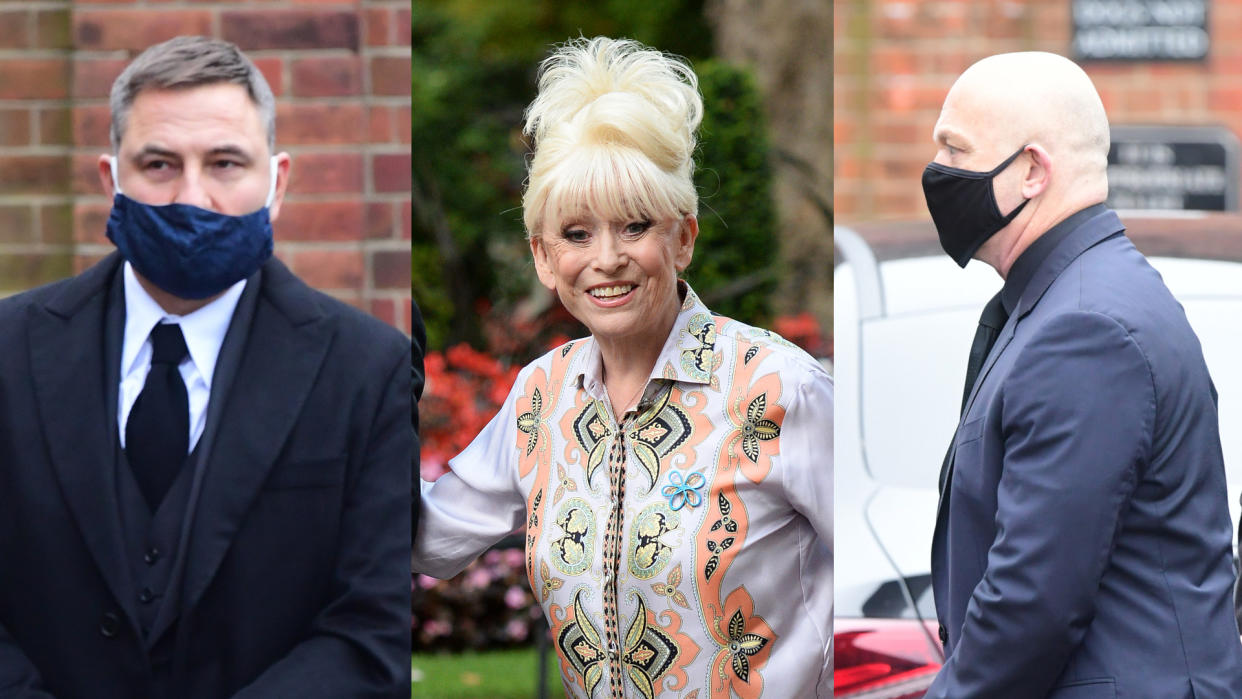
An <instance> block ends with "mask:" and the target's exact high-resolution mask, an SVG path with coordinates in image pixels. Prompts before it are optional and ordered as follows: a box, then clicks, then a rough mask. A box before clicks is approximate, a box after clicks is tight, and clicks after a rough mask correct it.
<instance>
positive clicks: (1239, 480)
mask: <svg viewBox="0 0 1242 699" xmlns="http://www.w3.org/2000/svg"><path fill="white" fill-rule="evenodd" d="M1122 221H1123V222H1125V223H1126V224H1127V226H1128V235H1129V236H1130V238H1131V239H1132V240H1133V241H1134V242H1135V244H1136V245H1137V246H1138V247H1139V249H1140V250H1142V251H1143V252H1144V253H1145V254H1147V255H1148V258H1149V259H1150V260H1151V263H1152V265H1153V266H1154V267H1155V268H1156V269H1157V270H1158V271H1159V272H1160V274H1161V275H1162V276H1163V277H1164V280H1165V283H1166V284H1168V286H1169V289H1170V290H1172V292H1173V294H1174V295H1175V296H1176V297H1177V298H1178V300H1179V301H1180V302H1181V303H1182V306H1183V307H1184V308H1185V309H1186V314H1187V316H1188V317H1189V319H1190V323H1191V326H1192V327H1194V329H1195V332H1196V333H1197V334H1198V336H1199V340H1200V342H1201V343H1202V345H1203V353H1204V356H1205V358H1206V360H1207V364H1208V369H1209V371H1210V372H1211V375H1212V380H1213V382H1214V383H1215V385H1216V389H1217V392H1218V394H1219V406H1220V421H1221V441H1222V444H1223V447H1224V454H1225V468H1226V471H1227V480H1228V485H1229V500H1230V503H1231V507H1230V514H1231V515H1232V517H1233V522H1234V530H1235V531H1236V530H1237V522H1238V517H1239V505H1238V499H1239V494H1242V362H1240V361H1239V356H1242V217H1237V216H1232V215H1202V216H1195V217H1191V216H1169V217H1164V218H1153V217H1151V216H1150V214H1146V215H1144V216H1143V217H1141V218H1139V217H1132V216H1127V215H1125V214H1124V213H1123V214H1122ZM834 235H835V239H836V250H837V256H836V272H835V278H834V284H835V310H834V315H835V318H834V326H835V338H834V344H835V349H836V356H835V357H834V363H835V370H836V371H835V376H834V378H835V381H836V398H837V399H836V415H835V421H836V422H835V427H836V430H835V432H836V446H835V453H836V503H835V505H836V524H835V542H834V547H835V550H834V555H835V571H836V572H835V575H836V580H835V584H836V589H835V594H836V597H835V621H836V629H835V643H836V671H835V678H836V696H837V697H868V698H872V699H905V698H906V697H910V698H914V697H921V696H922V694H923V690H924V689H926V688H927V686H928V685H930V684H931V679H932V677H934V675H935V673H936V671H937V670H938V669H939V666H940V663H941V662H942V660H943V655H942V651H941V648H940V645H939V643H938V641H937V639H936V631H935V630H936V615H935V608H934V604H933V601H932V592H931V577H930V568H931V540H932V530H933V529H934V526H935V521H936V503H937V499H938V495H937V489H936V486H937V480H938V477H939V474H940V466H941V463H942V461H943V459H944V455H945V450H946V449H947V447H948V445H949V440H950V438H951V437H952V434H953V430H954V428H955V427H956V423H957V416H958V411H959V409H960V406H961V399H962V383H963V382H964V381H965V376H966V361H967V355H968V353H969V350H970V344H971V340H972V338H973V337H974V333H975V327H976V324H977V322H978V318H979V313H980V312H981V311H982V309H983V306H984V304H985V303H987V301H988V299H989V298H991V297H992V295H993V294H995V293H996V292H997V291H998V290H999V289H1000V287H1001V285H1002V280H1001V279H1000V277H999V276H998V275H997V274H996V272H995V271H994V270H993V269H992V268H991V267H989V266H987V265H985V264H984V263H982V262H978V261H974V262H971V263H970V264H969V265H968V266H967V267H966V269H965V270H962V269H959V268H958V267H957V265H956V264H954V263H953V261H952V260H950V259H949V257H948V256H947V255H945V254H944V253H943V252H942V251H941V250H940V248H939V245H938V242H937V240H936V233H935V230H934V228H933V227H932V225H931V223H930V222H926V223H914V224H898V223H875V224H868V225H866V226H859V227H857V228H854V229H845V228H841V227H837V228H836V230H835V232H834Z"/></svg>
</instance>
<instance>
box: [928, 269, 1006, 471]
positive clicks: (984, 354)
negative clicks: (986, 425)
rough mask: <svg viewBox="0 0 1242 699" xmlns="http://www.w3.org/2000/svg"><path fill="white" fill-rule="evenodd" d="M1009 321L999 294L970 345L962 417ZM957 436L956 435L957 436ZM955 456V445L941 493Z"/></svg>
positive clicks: (945, 467) (985, 309) (947, 458)
mask: <svg viewBox="0 0 1242 699" xmlns="http://www.w3.org/2000/svg"><path fill="white" fill-rule="evenodd" d="M1007 320H1009V314H1008V313H1006V312H1005V306H1004V304H1002V303H1001V295H1000V293H999V292H998V293H997V294H996V295H995V296H993V297H992V300H991V301H988V303H987V305H986V306H984V307H983V313H981V314H980V315H979V327H978V328H976V329H975V340H974V342H972V343H970V359H968V360H967V361H966V385H965V386H963V387H962V409H961V413H960V414H961V415H962V416H965V415H966V403H967V402H968V401H969V400H970V392H971V390H972V389H974V387H975V381H977V380H978V379H979V372H980V371H981V370H982V369H983V362H984V361H985V360H987V358H988V353H989V352H991V351H992V346H993V345H995V344H996V338H998V337H1000V331H1001V328H1003V327H1005V321H1007ZM955 436H956V435H955ZM952 455H953V444H952V443H950V444H949V451H947V452H946V453H945V455H944V463H943V464H942V465H941V467H940V492H941V493H943V492H944V486H945V480H946V479H947V478H948V475H949V462H950V460H951V459H952Z"/></svg>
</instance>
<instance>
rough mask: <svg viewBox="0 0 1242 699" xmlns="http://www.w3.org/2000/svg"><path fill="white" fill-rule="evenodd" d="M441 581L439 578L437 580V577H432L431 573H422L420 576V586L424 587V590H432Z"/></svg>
mask: <svg viewBox="0 0 1242 699" xmlns="http://www.w3.org/2000/svg"><path fill="white" fill-rule="evenodd" d="M439 583H440V581H439V580H436V579H435V578H433V577H431V576H430V575H422V574H420V575H419V576H418V586H419V587H421V588H423V589H424V590H430V589H431V588H433V587H435V586H436V585H438V584H439Z"/></svg>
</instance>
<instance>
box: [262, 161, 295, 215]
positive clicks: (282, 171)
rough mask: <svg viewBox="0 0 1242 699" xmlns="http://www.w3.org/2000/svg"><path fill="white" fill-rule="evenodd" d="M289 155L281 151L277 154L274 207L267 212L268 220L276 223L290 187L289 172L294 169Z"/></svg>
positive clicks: (273, 196)
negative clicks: (286, 191)
mask: <svg viewBox="0 0 1242 699" xmlns="http://www.w3.org/2000/svg"><path fill="white" fill-rule="evenodd" d="M292 160H293V159H292V158H290V157H289V154H288V153H286V152H284V151H281V152H280V153H277V154H276V192H275V193H274V194H273V195H272V205H271V207H269V208H268V210H267V218H268V220H270V221H273V222H274V221H275V220H276V217H277V216H279V215H280V205H281V204H283V203H284V201H285V190H286V189H288V187H289V170H290V168H291V167H293V162H292Z"/></svg>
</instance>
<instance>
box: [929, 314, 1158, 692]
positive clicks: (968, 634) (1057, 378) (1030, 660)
mask: <svg viewBox="0 0 1242 699" xmlns="http://www.w3.org/2000/svg"><path fill="white" fill-rule="evenodd" d="M1015 367H1016V368H1015V370H1014V371H1013V372H1012V373H1011V374H1010V376H1009V378H1008V379H1007V380H1006V383H1005V384H1004V385H1003V386H1002V387H1001V391H1002V401H1003V403H1002V406H1003V407H1002V409H1001V410H1002V413H1001V420H1002V427H1001V429H1002V430H1003V431H1004V434H1003V437H1004V462H1003V469H1004V470H1003V475H1002V476H1001V479H1000V482H999V485H998V490H997V494H996V497H997V514H996V531H997V534H996V537H995V539H994V540H993V542H992V545H991V547H990V549H989V550H988V552H987V562H986V572H985V574H984V576H983V579H982V580H981V581H980V583H979V584H978V585H977V586H976V587H975V590H974V592H973V594H972V596H971V599H970V602H969V604H968V606H967V610H966V621H965V623H964V624H963V627H962V630H961V636H960V640H959V641H958V643H957V645H956V646H955V647H954V649H953V654H952V656H951V657H950V658H949V659H948V660H947V661H946V663H945V665H944V668H943V669H942V670H941V672H940V674H939V675H937V677H936V680H935V682H934V683H933V685H932V687H931V688H930V689H929V690H928V692H927V695H926V696H927V697H946V698H947V697H1007V698H1008V699H1023V698H1026V697H1029V698H1031V699H1035V698H1036V697H1045V696H1047V695H1048V693H1049V691H1050V690H1052V689H1053V684H1054V683H1055V681H1056V679H1057V678H1058V676H1060V674H1061V672H1062V669H1063V668H1064V666H1065V663H1066V662H1067V660H1068V658H1069V657H1070V655H1071V653H1072V652H1073V651H1074V649H1075V648H1076V647H1077V646H1078V645H1079V643H1080V642H1081V641H1082V638H1083V635H1084V633H1085V631H1086V628H1087V626H1088V624H1089V623H1090V621H1091V619H1092V616H1093V614H1094V605H1095V595H1096V593H1097V590H1098V588H1099V585H1100V580H1101V577H1102V576H1103V573H1104V569H1105V566H1106V564H1107V561H1108V559H1109V556H1110V554H1111V552H1112V549H1113V547H1114V545H1115V537H1116V535H1117V531H1118V522H1119V520H1120V518H1121V516H1122V513H1123V511H1124V509H1125V508H1126V506H1127V503H1128V502H1129V500H1130V498H1131V496H1132V495H1133V493H1134V489H1135V487H1136V483H1137V480H1138V478H1139V477H1140V473H1139V470H1140V469H1141V468H1142V464H1143V463H1145V462H1146V460H1147V459H1148V456H1149V454H1150V451H1151V439H1152V437H1151V435H1152V429H1153V423H1154V420H1155V411H1156V395H1155V387H1154V379H1153V375H1152V372H1151V370H1150V368H1149V363H1148V361H1147V359H1146V357H1145V356H1144V353H1143V352H1142V351H1141V349H1140V347H1139V346H1138V345H1137V344H1136V343H1135V341H1134V340H1133V338H1132V337H1131V336H1130V335H1129V333H1127V331H1126V330H1125V329H1124V328H1122V327H1121V326H1120V325H1119V324H1118V323H1117V322H1116V321H1114V320H1113V319H1112V318H1109V317H1107V316H1104V315H1101V314H1096V313H1089V312H1080V313H1073V314H1067V315H1064V316H1060V317H1057V318H1055V319H1052V320H1051V321H1049V322H1048V323H1047V324H1046V325H1045V326H1044V327H1043V328H1041V329H1040V330H1039V331H1038V336H1037V337H1035V338H1033V339H1032V341H1031V342H1030V344H1029V345H1028V346H1027V347H1026V348H1025V349H1024V350H1023V352H1022V353H1021V354H1020V355H1019V356H1018V358H1017V364H1016V365H1015ZM961 477H969V474H965V473H955V474H954V478H955V479H957V478H961Z"/></svg>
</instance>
